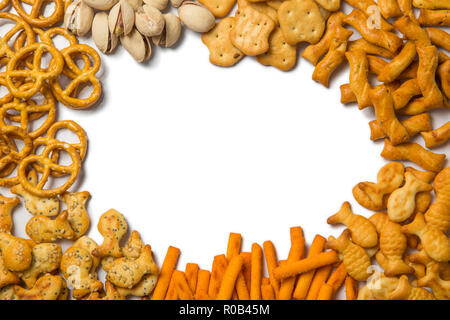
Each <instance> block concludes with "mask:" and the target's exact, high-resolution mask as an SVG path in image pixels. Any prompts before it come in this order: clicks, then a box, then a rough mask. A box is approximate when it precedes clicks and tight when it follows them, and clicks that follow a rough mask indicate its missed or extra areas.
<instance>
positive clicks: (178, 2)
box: [170, 0, 184, 8]
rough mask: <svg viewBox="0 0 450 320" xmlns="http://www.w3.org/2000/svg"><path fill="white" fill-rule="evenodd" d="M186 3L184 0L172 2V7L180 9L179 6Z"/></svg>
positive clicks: (173, 0) (172, 0)
mask: <svg viewBox="0 0 450 320" xmlns="http://www.w3.org/2000/svg"><path fill="white" fill-rule="evenodd" d="M183 2H184V0H170V4H171V5H172V7H174V8H178V7H179V6H181V4H182V3H183Z"/></svg>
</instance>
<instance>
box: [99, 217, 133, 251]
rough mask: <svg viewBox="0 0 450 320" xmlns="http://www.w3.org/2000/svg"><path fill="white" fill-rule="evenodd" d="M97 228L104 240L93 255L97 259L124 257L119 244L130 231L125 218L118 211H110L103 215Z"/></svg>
mask: <svg viewBox="0 0 450 320" xmlns="http://www.w3.org/2000/svg"><path fill="white" fill-rule="evenodd" d="M97 228H98V231H99V232H100V234H101V235H102V236H103V239H104V240H103V243H102V244H101V245H100V246H99V247H98V248H97V249H96V250H94V251H93V255H94V256H97V257H105V256H113V257H116V258H119V257H122V255H123V254H122V249H121V248H120V245H119V242H120V239H122V237H123V236H124V235H125V233H126V232H127V229H128V224H127V222H126V220H125V218H124V216H123V215H122V214H121V213H120V212H118V211H117V210H114V209H110V210H108V211H106V212H105V213H103V214H102V215H101V217H100V219H99V221H98V225H97Z"/></svg>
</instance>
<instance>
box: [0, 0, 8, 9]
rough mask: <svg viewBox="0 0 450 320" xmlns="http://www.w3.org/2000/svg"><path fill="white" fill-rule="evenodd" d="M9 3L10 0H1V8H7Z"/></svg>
mask: <svg viewBox="0 0 450 320" xmlns="http://www.w3.org/2000/svg"><path fill="white" fill-rule="evenodd" d="M8 5H9V0H1V1H0V10H3V9H5V8H6V7H7V6H8Z"/></svg>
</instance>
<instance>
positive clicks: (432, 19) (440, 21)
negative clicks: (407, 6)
mask: <svg viewBox="0 0 450 320" xmlns="http://www.w3.org/2000/svg"><path fill="white" fill-rule="evenodd" d="M449 13H450V10H430V9H420V16H419V23H420V24H421V25H428V26H447V27H448V26H450V14H449Z"/></svg>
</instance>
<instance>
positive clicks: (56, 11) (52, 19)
mask: <svg viewBox="0 0 450 320" xmlns="http://www.w3.org/2000/svg"><path fill="white" fill-rule="evenodd" d="M22 2H25V3H26V4H28V5H31V11H30V13H28V12H26V11H25V10H24V9H23V7H22ZM49 2H54V3H55V6H54V8H53V9H52V10H53V12H52V14H51V15H50V16H48V17H45V16H44V15H43V14H42V13H43V11H44V10H45V7H46V4H47V3H49ZM11 4H12V5H13V7H14V9H15V10H16V12H17V13H18V14H19V15H20V16H21V17H22V18H23V19H24V20H25V21H26V22H28V23H29V24H30V25H32V26H34V27H40V28H48V27H50V26H52V25H54V24H56V23H58V22H59V21H61V19H62V17H63V16H64V1H63V0H33V1H21V0H11Z"/></svg>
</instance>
